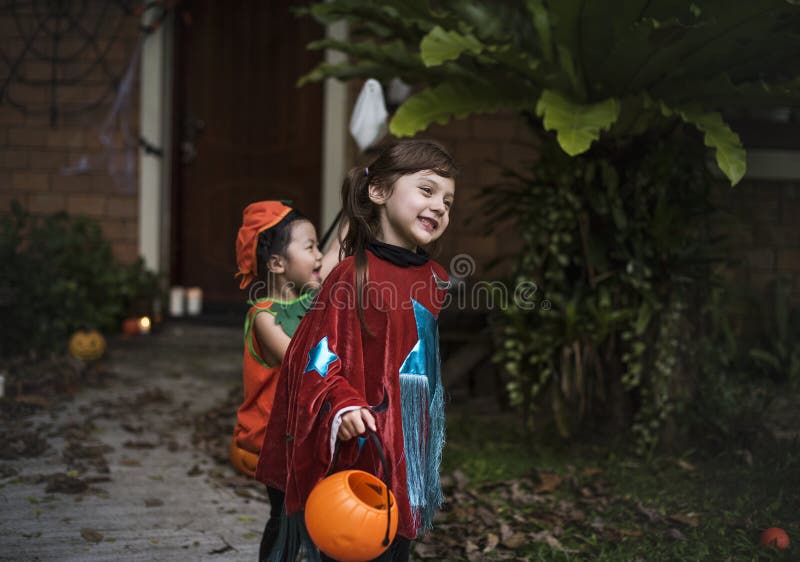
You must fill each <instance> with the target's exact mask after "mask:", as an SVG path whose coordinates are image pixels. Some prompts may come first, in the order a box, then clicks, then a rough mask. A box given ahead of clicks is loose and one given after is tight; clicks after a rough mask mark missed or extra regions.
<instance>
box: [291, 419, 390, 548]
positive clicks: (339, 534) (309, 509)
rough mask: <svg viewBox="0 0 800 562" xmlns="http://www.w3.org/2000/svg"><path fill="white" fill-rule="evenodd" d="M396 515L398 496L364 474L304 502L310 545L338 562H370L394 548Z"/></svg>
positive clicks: (328, 484)
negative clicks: (396, 498)
mask: <svg viewBox="0 0 800 562" xmlns="http://www.w3.org/2000/svg"><path fill="white" fill-rule="evenodd" d="M367 434H368V436H369V437H371V438H372V442H373V443H374V444H375V447H376V449H377V451H378V455H379V456H380V459H381V464H382V465H383V472H384V474H388V469H387V465H386V457H385V456H384V454H383V447H382V446H381V444H380V440H379V439H378V436H377V434H376V433H375V432H373V431H371V430H369V429H367ZM337 453H338V451H337ZM337 456H338V454H336V455H334V461H333V465H334V466H336V457H337ZM397 513H398V511H397V504H396V503H395V501H394V494H392V491H391V490H390V489H389V486H388V485H386V484H385V483H384V482H383V481H381V480H380V479H379V478H378V477H377V476H375V475H373V474H370V473H369V472H364V471H363V470H343V471H341V472H335V473H333V474H331V475H330V476H328V477H327V478H324V479H323V480H321V481H320V482H319V483H318V484H317V485H316V486H314V489H313V490H311V493H310V494H309V495H308V499H307V500H306V506H305V514H304V519H305V522H306V529H308V534H309V536H310V537H311V540H312V541H314V544H316V545H317V547H318V548H319V549H320V550H321V551H322V552H324V553H325V554H327V555H328V556H330V557H331V558H335V559H336V560H339V561H340V562H366V561H367V560H372V559H373V558H377V557H378V556H380V555H381V554H383V553H384V552H385V551H386V549H387V548H389V545H390V544H392V541H393V540H394V537H395V535H396V534H397Z"/></svg>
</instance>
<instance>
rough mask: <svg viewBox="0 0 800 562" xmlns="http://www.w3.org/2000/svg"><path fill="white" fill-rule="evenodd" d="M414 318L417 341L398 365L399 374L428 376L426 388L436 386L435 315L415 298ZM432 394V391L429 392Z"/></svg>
mask: <svg viewBox="0 0 800 562" xmlns="http://www.w3.org/2000/svg"><path fill="white" fill-rule="evenodd" d="M411 302H412V304H413V306H414V320H415V321H416V323H417V343H416V344H415V345H414V347H413V348H412V349H411V351H410V352H409V353H408V355H407V356H406V358H405V360H404V361H403V364H402V365H400V374H401V375H419V376H424V377H427V378H428V388H430V389H434V388H436V384H437V382H438V381H437V378H438V376H437V375H438V371H439V369H438V366H439V365H438V363H439V362H438V358H439V349H438V348H439V342H438V337H437V336H438V332H437V329H436V317H435V316H434V315H433V314H432V313H431V311H429V310H428V309H427V308H425V307H424V306H422V305H421V304H420V303H418V302H417V301H416V300H414V299H411ZM431 394H432V393H431Z"/></svg>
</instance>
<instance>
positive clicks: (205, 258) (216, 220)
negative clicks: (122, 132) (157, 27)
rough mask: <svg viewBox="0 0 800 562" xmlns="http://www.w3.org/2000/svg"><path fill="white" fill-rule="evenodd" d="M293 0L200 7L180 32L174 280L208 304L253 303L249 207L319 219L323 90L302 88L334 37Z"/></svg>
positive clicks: (203, 1) (200, 1)
mask: <svg viewBox="0 0 800 562" xmlns="http://www.w3.org/2000/svg"><path fill="white" fill-rule="evenodd" d="M292 3H293V2H291V1H290V0H280V1H276V0H230V1H225V2H220V1H218V0H193V1H191V2H188V3H187V4H186V5H187V8H188V13H189V14H190V17H189V18H179V19H180V20H181V21H179V22H177V23H176V25H177V27H178V30H177V33H176V45H175V49H176V53H175V54H176V57H175V59H176V68H175V92H176V95H175V100H174V115H175V123H174V134H173V138H174V146H175V158H174V162H175V165H174V174H173V185H174V190H173V197H172V229H171V246H172V256H171V258H172V274H171V277H172V279H171V281H172V284H174V285H185V286H199V287H201V288H202V289H203V293H204V302H205V304H206V305H207V306H206V309H207V310H208V309H212V310H213V309H214V307H215V305H216V306H217V308H219V307H220V306H222V307H225V306H228V305H232V304H234V303H243V302H244V301H245V300H246V298H247V295H246V293H245V292H244V291H240V290H239V288H238V280H235V279H234V278H233V276H234V274H235V273H236V271H237V268H236V256H235V240H236V233H237V230H238V228H239V225H240V224H241V217H242V210H243V209H244V207H246V206H247V205H248V204H249V203H251V202H253V201H259V200H264V199H289V200H292V201H293V204H294V206H295V207H296V208H297V209H298V210H300V211H301V212H302V213H303V214H305V215H306V216H307V217H309V219H311V220H312V221H313V222H314V223H315V224H318V221H319V215H320V209H319V206H320V185H321V183H320V182H321V179H320V178H321V161H322V88H321V86H320V85H308V86H304V87H302V88H299V89H298V88H296V86H295V84H296V82H297V79H298V78H299V77H300V76H302V75H303V74H304V73H306V72H308V71H309V70H310V69H312V68H313V67H314V66H315V65H316V64H317V63H318V62H319V61H320V57H321V55H320V54H319V53H317V52H311V51H307V50H306V48H305V47H306V44H308V43H309V42H310V41H313V40H315V39H319V38H320V37H322V36H323V29H322V27H321V26H320V25H318V24H317V23H316V22H314V21H313V20H312V19H311V18H309V17H303V18H298V17H296V16H295V15H294V14H291V13H290V12H289V6H290V5H291V4H292Z"/></svg>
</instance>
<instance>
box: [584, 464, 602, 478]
mask: <svg viewBox="0 0 800 562" xmlns="http://www.w3.org/2000/svg"><path fill="white" fill-rule="evenodd" d="M601 472H603V469H602V468H598V467H596V466H587V467H586V468H584V469H583V470H582V471H581V474H582V475H583V476H595V475H597V474H600V473H601Z"/></svg>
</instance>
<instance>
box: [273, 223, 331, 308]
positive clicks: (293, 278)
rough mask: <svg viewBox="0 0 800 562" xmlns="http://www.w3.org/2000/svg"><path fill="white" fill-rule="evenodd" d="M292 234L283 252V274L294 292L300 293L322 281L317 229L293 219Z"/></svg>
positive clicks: (314, 287)
mask: <svg viewBox="0 0 800 562" xmlns="http://www.w3.org/2000/svg"><path fill="white" fill-rule="evenodd" d="M291 228H292V235H291V240H290V242H289V244H288V245H287V246H286V251H285V252H284V255H283V256H282V258H283V265H284V273H283V274H284V276H285V278H286V281H289V282H291V283H292V284H293V286H294V292H295V293H296V294H298V295H299V294H301V293H302V292H304V291H306V290H308V289H316V288H319V286H320V284H321V283H322V277H321V276H320V268H321V267H322V253H321V252H320V251H319V248H318V247H317V230H316V229H315V228H314V225H312V224H311V223H310V222H308V221H305V220H300V221H295V222H294V223H292V225H291Z"/></svg>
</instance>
